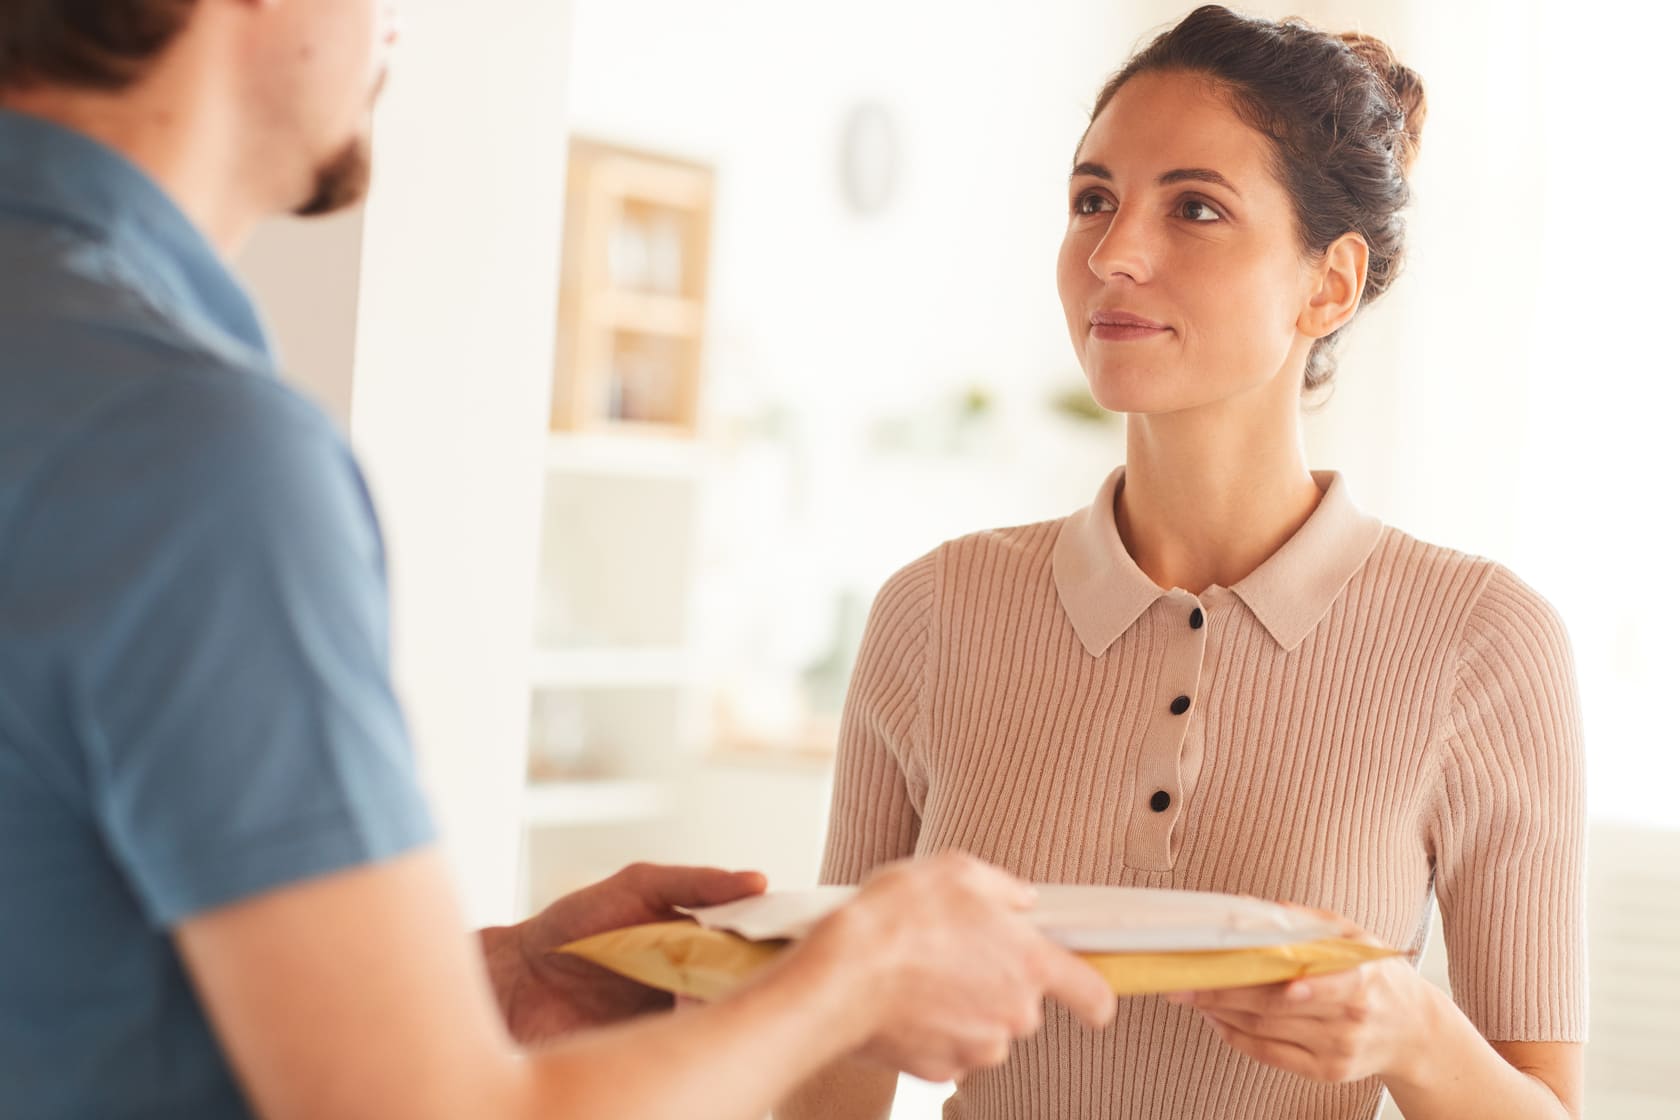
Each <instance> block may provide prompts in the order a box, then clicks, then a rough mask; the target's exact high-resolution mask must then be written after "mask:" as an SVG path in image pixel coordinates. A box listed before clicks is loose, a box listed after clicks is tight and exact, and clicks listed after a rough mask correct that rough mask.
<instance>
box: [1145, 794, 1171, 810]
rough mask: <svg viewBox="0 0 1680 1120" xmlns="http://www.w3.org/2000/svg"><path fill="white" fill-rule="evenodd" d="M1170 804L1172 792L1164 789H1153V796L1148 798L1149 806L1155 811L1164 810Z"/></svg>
mask: <svg viewBox="0 0 1680 1120" xmlns="http://www.w3.org/2000/svg"><path fill="white" fill-rule="evenodd" d="M1171 804H1172V794H1170V793H1168V792H1167V791H1166V790H1164V789H1158V790H1156V791H1155V796H1154V797H1151V798H1150V799H1149V807H1150V808H1151V809H1153V810H1155V811H1156V812H1157V813H1164V812H1166V811H1167V808H1168V806H1170V805H1171Z"/></svg>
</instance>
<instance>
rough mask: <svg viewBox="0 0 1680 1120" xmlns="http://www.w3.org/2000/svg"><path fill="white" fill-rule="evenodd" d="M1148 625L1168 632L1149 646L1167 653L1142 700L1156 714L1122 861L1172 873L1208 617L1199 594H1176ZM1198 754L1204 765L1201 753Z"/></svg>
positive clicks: (1142, 752)
mask: <svg viewBox="0 0 1680 1120" xmlns="http://www.w3.org/2000/svg"><path fill="white" fill-rule="evenodd" d="M1147 624H1148V625H1150V626H1151V627H1152V628H1162V630H1164V635H1163V636H1162V637H1161V638H1157V639H1156V640H1155V641H1152V642H1150V643H1149V645H1150V647H1151V648H1152V649H1157V650H1162V651H1163V652H1162V653H1160V654H1159V656H1160V657H1161V665H1160V668H1159V671H1158V673H1157V674H1156V676H1155V691H1154V693H1153V694H1152V695H1151V696H1149V697H1140V698H1139V702H1141V703H1145V704H1148V705H1149V707H1150V709H1151V711H1150V716H1149V720H1148V722H1147V724H1146V725H1145V727H1144V732H1143V737H1142V741H1141V743H1140V744H1139V748H1138V755H1137V762H1136V769H1135V771H1134V783H1133V786H1132V789H1133V795H1132V800H1133V803H1132V805H1131V806H1130V811H1129V814H1128V825H1127V830H1126V841H1125V852H1124V856H1123V858H1124V862H1125V864H1126V865H1127V866H1128V867H1131V868H1134V869H1137V870H1142V871H1168V870H1171V869H1172V862H1173V845H1172V835H1173V830H1174V827H1175V825H1176V824H1177V821H1178V817H1179V814H1180V813H1181V812H1182V811H1183V808H1184V804H1185V783H1184V775H1183V770H1184V767H1182V766H1181V761H1182V756H1183V752H1184V749H1185V745H1186V742H1187V739H1188V737H1189V736H1190V733H1191V729H1192V726H1193V725H1195V724H1199V722H1200V721H1199V720H1198V719H1197V718H1196V712H1195V707H1196V694H1197V691H1198V690H1199V688H1200V687H1201V684H1202V679H1201V678H1202V665H1203V659H1204V654H1205V650H1206V646H1207V634H1208V627H1207V615H1206V612H1205V611H1204V610H1203V608H1202V606H1201V604H1200V603H1199V602H1198V601H1197V600H1196V598H1195V597H1194V596H1192V595H1190V594H1188V593H1187V592H1182V591H1177V592H1174V593H1172V594H1171V595H1167V596H1163V597H1162V598H1161V599H1160V600H1158V601H1157V602H1156V604H1155V605H1154V606H1153V607H1151V608H1150V617H1149V619H1148V622H1147ZM1157 633H1161V630H1158V631H1157ZM1197 754H1198V759H1197V761H1198V763H1199V761H1200V760H1199V754H1200V752H1199V750H1198V751H1197ZM1196 769H1199V766H1197V767H1196Z"/></svg>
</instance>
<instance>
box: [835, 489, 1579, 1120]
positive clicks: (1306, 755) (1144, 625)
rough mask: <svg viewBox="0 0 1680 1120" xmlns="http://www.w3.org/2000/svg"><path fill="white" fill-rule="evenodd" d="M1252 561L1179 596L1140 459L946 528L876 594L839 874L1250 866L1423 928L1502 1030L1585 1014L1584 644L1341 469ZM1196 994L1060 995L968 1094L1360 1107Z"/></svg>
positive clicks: (841, 791) (1394, 925) (1127, 1109)
mask: <svg viewBox="0 0 1680 1120" xmlns="http://www.w3.org/2000/svg"><path fill="white" fill-rule="evenodd" d="M1315 477H1316V479H1317V481H1318V483H1319V486H1320V488H1321V489H1322V490H1323V491H1324V497H1323V499H1322V500H1321V501H1320V503H1319V505H1318V508H1317V509H1316V511H1315V512H1314V513H1313V515H1312V516H1311V517H1310V518H1309V519H1308V521H1307V523H1306V524H1305V525H1304V526H1302V528H1301V529H1300V530H1299V531H1298V532H1297V533H1296V534H1295V536H1294V537H1292V538H1291V539H1290V540H1289V541H1288V542H1287V543H1286V544H1285V545H1284V546H1283V548H1281V549H1280V550H1279V551H1278V552H1277V553H1276V554H1275V555H1274V556H1272V557H1271V558H1270V559H1269V560H1267V561H1266V562H1265V563H1264V564H1263V565H1261V566H1260V567H1259V568H1258V569H1257V570H1255V571H1254V572H1253V573H1252V574H1251V575H1249V576H1248V577H1247V578H1246V579H1244V580H1242V581H1241V582H1240V583H1238V584H1236V585H1235V586H1233V587H1230V588H1221V587H1212V588H1209V589H1207V590H1206V591H1205V592H1203V593H1202V594H1201V595H1191V594H1189V593H1188V592H1186V591H1183V590H1172V591H1163V590H1162V589H1161V588H1159V587H1157V586H1156V585H1155V584H1153V583H1152V582H1151V581H1150V580H1149V579H1148V577H1147V576H1145V575H1144V574H1143V572H1142V571H1141V570H1140V569H1139V568H1138V567H1137V565H1136V564H1135V563H1134V562H1133V561H1132V559H1131V558H1130V556H1129V555H1128V554H1127V552H1126V550H1125V548H1124V547H1123V546H1122V544H1121V542H1120V538H1119V533H1118V531H1117V530H1116V528H1115V523H1114V514H1113V510H1114V498H1115V494H1116V492H1117V489H1118V487H1120V486H1121V485H1123V481H1124V471H1123V470H1120V471H1116V472H1115V473H1114V474H1113V475H1111V476H1110V477H1109V478H1108V479H1107V481H1106V482H1105V483H1104V484H1103V487H1102V489H1101V491H1100V492H1099V493H1098V495H1097V498H1096V501H1095V502H1093V503H1092V505H1091V506H1090V507H1089V508H1087V509H1085V510H1082V511H1080V512H1079V513H1076V514H1074V515H1073V516H1071V517H1068V518H1066V519H1063V520H1060V521H1050V522H1044V523H1041V524H1037V525H1027V526H1023V527H1020V528H1012V529H1001V530H997V531H994V532H984V533H977V534H975V535H973V536H969V537H964V538H961V539H959V540H955V541H951V542H949V543H947V544H945V545H942V546H941V547H940V548H938V549H936V550H935V551H933V552H932V553H930V554H928V555H927V556H924V557H922V558H921V559H920V560H917V561H916V562H915V563H913V564H911V565H910V566H909V567H907V568H905V569H903V570H902V571H900V572H898V573H897V574H896V575H894V576H893V577H892V579H891V580H890V581H888V583H887V584H886V586H885V587H884V588H883V589H882V591H881V593H880V595H879V596H878V598H877V599H876V602H875V606H874V609H873V611H872V612H871V615H870V621H869V625H868V629H867V632H866V635H865V638H864V643H863V649H862V651H861V652H860V654H859V658H858V662H857V666H856V669H855V670H854V673H853V678H852V684H851V692H850V694H849V696H848V697H847V702H846V711H845V716H844V721H843V727H842V731H841V745H840V758H839V764H838V769H837V774H836V787H835V795H834V809H833V816H832V819H831V821H830V832H829V841H828V851H827V855H826V858H825V860H824V870H823V877H824V880H825V881H827V882H855V881H857V880H859V879H861V878H862V877H863V876H864V875H865V874H866V873H867V872H868V871H869V870H870V869H871V868H873V867H874V866H876V865H877V864H880V863H883V862H886V861H888V860H893V859H897V858H900V857H903V856H908V855H911V854H913V853H915V854H926V853H930V852H937V851H941V850H944V849H951V848H956V849H962V850H965V851H968V852H972V853H974V854H976V855H978V856H981V857H983V858H985V859H989V860H991V861H993V862H995V863H997V864H1000V865H1001V866H1003V867H1005V868H1007V869H1009V870H1010V871H1012V872H1014V873H1015V874H1017V875H1019V876H1022V877H1024V878H1027V879H1031V880H1035V881H1039V882H1066V883H1108V884H1114V885H1118V886H1134V887H1171V888H1180V889H1190V890H1210V891H1227V892H1234V893H1242V894H1250V895H1257V896H1260V897H1263V898H1272V899H1285V900H1289V901H1294V902H1300V903H1304V904H1307V905H1310V906H1317V907H1325V908H1328V909H1331V910H1334V911H1337V912H1339V913H1341V914H1345V915H1347V916H1348V917H1350V918H1351V919H1353V920H1354V921H1356V922H1358V923H1359V924H1360V925H1361V926H1363V927H1364V928H1365V929H1367V930H1369V931H1370V932H1371V933H1373V934H1374V935H1376V936H1377V937H1379V938H1382V939H1383V940H1384V941H1386V942H1388V943H1389V944H1392V945H1395V946H1398V947H1402V948H1407V949H1412V950H1420V949H1421V948H1422V945H1423V941H1424V938H1425V936H1426V934H1427V930H1428V918H1429V909H1430V901H1431V896H1432V894H1433V895H1434V896H1436V897H1437V898H1438V899H1439V902H1440V907H1441V912H1442V919H1443V926H1444V929H1445V935H1446V947H1447V952H1448V960H1449V971H1450V974H1451V978H1452V986H1453V992H1454V996H1455V998H1456V999H1457V1001H1458V1003H1459V1005H1460V1006H1461V1007H1463V1009H1464V1010H1465V1012H1466V1013H1467V1014H1468V1016H1469V1017H1470V1019H1471V1020H1472V1021H1473V1022H1474V1023H1475V1024H1476V1025H1477V1027H1478V1028H1480V1029H1481V1031H1482V1032H1483V1033H1484V1034H1485V1035H1486V1036H1487V1037H1488V1038H1490V1039H1494V1040H1527V1041H1579V1040H1582V1039H1583V1036H1584V1027H1585V1024H1584V1018H1585V1015H1584V1006H1583V1005H1584V995H1585V980H1584V976H1583V967H1584V964H1583V962H1584V954H1583V946H1582V939H1583V922H1582V886H1581V873H1582V844H1583V821H1582V800H1583V799H1582V780H1581V768H1582V767H1581V735H1580V726H1579V717H1578V708H1577V700H1576V692H1575V684H1574V679H1573V670H1572V666H1571V661H1570V654H1569V648H1568V641H1567V638H1566V636H1565V634H1564V630H1563V626H1562V625H1561V623H1560V622H1559V620H1558V617H1557V615H1556V614H1555V613H1554V612H1553V611H1552V609H1551V608H1550V607H1549V606H1548V605H1547V604H1546V602H1545V601H1544V600H1542V599H1541V598H1540V597H1539V596H1538V595H1537V594H1536V593H1535V592H1533V591H1532V590H1530V589H1529V588H1528V587H1526V586H1525V585H1524V584H1522V583H1521V582H1519V581H1518V580H1517V579H1516V578H1515V577H1513V576H1512V575H1511V574H1510V573H1509V572H1507V571H1506V570H1505V569H1503V568H1501V567H1499V566H1498V565H1496V564H1493V563H1490V562H1488V561H1486V560H1481V559H1477V558H1475V557H1471V556H1466V555H1463V554H1460V553H1456V552H1451V551H1448V550H1446V549H1443V548H1438V547H1435V546H1432V545H1428V544H1423V543H1421V542H1419V541H1417V540H1415V539H1413V538H1412V537H1409V536H1407V535H1406V534H1404V533H1401V532H1399V531H1397V530H1395V529H1392V528H1388V527H1385V526H1384V525H1382V524H1380V523H1379V522H1377V521H1376V520H1374V519H1372V518H1370V517H1368V516H1365V515H1363V514H1361V513H1360V512H1359V511H1358V510H1357V509H1356V508H1355V506H1354V504H1353V502H1352V500H1351V499H1350V498H1349V496H1348V493H1347V487H1346V485H1345V483H1344V482H1343V481H1342V480H1341V479H1340V478H1339V477H1338V476H1336V475H1334V474H1320V475H1316V476H1315ZM1380 1104H1381V1085H1380V1083H1379V1082H1378V1081H1376V1080H1375V1079H1371V1080H1367V1081H1362V1082H1356V1083H1352V1084H1347V1085H1322V1084H1317V1083H1314V1082H1309V1081H1306V1080H1303V1079H1301V1078H1298V1077H1296V1076H1294V1075H1291V1074H1288V1073H1284V1072H1281V1071H1278V1070H1275V1069H1271V1068H1268V1067H1264V1066H1261V1065H1259V1064H1257V1063H1255V1062H1253V1061H1251V1060H1249V1059H1248V1058H1246V1057H1243V1056H1241V1055H1239V1054H1237V1053H1236V1052H1235V1051H1232V1050H1230V1049H1229V1048H1227V1047H1225V1046H1224V1045H1223V1044H1222V1043H1221V1042H1220V1041H1219V1039H1218V1038H1217V1037H1216V1036H1215V1035H1214V1034H1213V1032H1212V1031H1211V1030H1210V1029H1209V1028H1208V1027H1207V1026H1206V1025H1205V1024H1204V1023H1203V1022H1202V1020H1201V1019H1200V1018H1199V1016H1197V1015H1196V1014H1195V1012H1194V1011H1192V1010H1190V1009H1187V1008H1184V1007H1180V1006H1177V1005H1173V1004H1169V1003H1167V1002H1166V1001H1165V1000H1164V999H1161V998H1159V997H1145V998H1137V999H1128V1000H1124V1001H1122V1006H1121V1010H1120V1016H1119V1019H1118V1021H1117V1022H1116V1024H1115V1025H1114V1026H1113V1027H1112V1028H1111V1029H1110V1030H1108V1031H1107V1032H1105V1033H1102V1034H1095V1033H1092V1032H1090V1031H1088V1030H1087V1029H1085V1028H1084V1027H1083V1026H1081V1025H1079V1024H1078V1023H1077V1022H1075V1021H1074V1020H1073V1019H1072V1018H1071V1016H1069V1015H1067V1014H1066V1013H1065V1012H1062V1011H1061V1010H1060V1009H1059V1008H1052V1009H1051V1010H1050V1013H1049V1015H1048V1019H1047V1025H1046V1029H1045V1030H1044V1031H1043V1032H1042V1033H1041V1034H1039V1035H1037V1036H1035V1037H1033V1038H1031V1039H1028V1040H1026V1041H1023V1042H1021V1043H1018V1044H1017V1045H1016V1047H1015V1049H1014V1051H1013V1053H1012V1055H1011V1058H1010V1060H1009V1061H1008V1062H1007V1063H1006V1064H1005V1065H1003V1066H1002V1067H999V1068H998V1069H995V1070H990V1071H987V1072H984V1073H980V1074H977V1075H975V1076H973V1077H971V1078H969V1079H968V1080H966V1081H965V1082H964V1083H963V1084H962V1085H961V1086H960V1087H959V1089H958V1091H957V1093H956V1095H955V1096H954V1097H953V1098H952V1100H951V1102H950V1103H949V1104H948V1105H947V1106H946V1113H945V1114H946V1116H947V1118H953V1117H960V1118H962V1120H1005V1118H1007V1120H1087V1118H1089V1120H1096V1118H1099V1117H1102V1118H1116V1120H1118V1118H1125V1120H1145V1118H1147V1120H1180V1118H1185V1120H1188V1118H1217V1120H1354V1118H1360V1120H1365V1118H1369V1117H1374V1116H1375V1115H1376V1114H1377V1111H1378V1109H1379V1107H1380Z"/></svg>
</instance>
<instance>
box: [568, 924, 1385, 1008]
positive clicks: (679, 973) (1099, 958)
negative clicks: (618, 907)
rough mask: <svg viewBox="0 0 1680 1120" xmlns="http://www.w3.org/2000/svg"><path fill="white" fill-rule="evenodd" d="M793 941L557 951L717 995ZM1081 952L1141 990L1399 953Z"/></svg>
mask: <svg viewBox="0 0 1680 1120" xmlns="http://www.w3.org/2000/svg"><path fill="white" fill-rule="evenodd" d="M788 944H789V943H788V942H786V941H748V940H747V939H745V938H743V937H739V936H737V935H735V934H733V933H724V932H722V931H720V930H710V929H705V928H702V927H701V926H698V925H695V924H694V923H692V922H658V923H655V924H653V925H645V926H632V927H630V928H628V929H621V930H614V931H612V932H610V933H602V934H597V935H596V936H594V937H589V938H585V939H584V940H582V941H575V942H573V943H572V944H570V945H563V946H561V947H560V948H558V949H556V950H554V951H555V952H557V953H570V954H572V955H573V956H577V957H582V958H583V959H584V960H587V961H592V962H594V963H595V964H598V965H600V966H602V967H603V968H607V969H611V970H612V971H613V972H616V973H618V974H619V975H621V976H628V977H629V978H630V979H632V980H635V981H637V982H639V983H642V984H646V985H648V986H649V987H651V988H658V989H660V990H662V991H667V992H674V993H676V994H677V995H681V996H688V997H690V998H693V999H701V1000H713V999H718V998H720V997H722V996H725V995H728V994H729V992H730V991H732V990H733V989H734V988H736V987H738V986H739V985H741V984H743V983H745V982H746V981H747V980H748V979H750V978H751V977H752V976H753V974H754V973H756V972H758V971H759V970H760V969H762V968H764V967H765V966H766V965H768V964H770V962H771V961H773V960H775V959H776V956H777V954H779V953H780V952H781V951H782V950H783V949H784V948H785V947H786V946H787V945H788ZM1079 955H1080V956H1081V957H1082V958H1083V959H1085V960H1086V961H1089V962H1090V964H1091V965H1092V967H1094V968H1095V969H1096V970H1097V971H1098V972H1100V973H1101V974H1102V976H1103V978H1104V979H1105V980H1107V981H1108V986H1109V987H1110V988H1112V989H1113V990H1114V992H1115V994H1116V995H1123V996H1135V995H1147V994H1150V993H1159V992H1188V991H1208V990H1211V989H1214V988H1247V987H1252V986H1254V985H1256V984H1276V983H1280V982H1282V981H1285V980H1296V979H1299V978H1301V977H1303V976H1317V975H1322V974H1324V973H1328V972H1341V971H1343V970H1345V969H1349V968H1356V967H1358V966H1359V965H1362V964H1365V963H1366V962H1367V961H1375V960H1382V959H1383V958H1385V957H1393V956H1398V955H1399V953H1398V952H1397V951H1396V950H1394V949H1387V948H1383V947H1381V946H1377V945H1368V944H1366V943H1364V942H1361V941H1353V940H1349V939H1345V938H1332V939H1329V940H1319V941H1303V942H1296V943H1294V944H1286V945H1265V946H1259V947H1255V948H1244V949H1215V950H1197V951H1193V952H1141V953H1081V954H1079Z"/></svg>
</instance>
